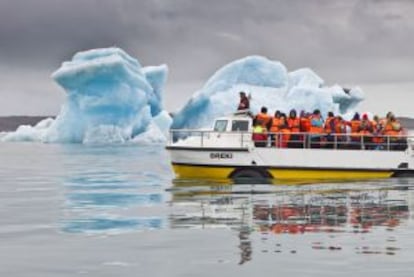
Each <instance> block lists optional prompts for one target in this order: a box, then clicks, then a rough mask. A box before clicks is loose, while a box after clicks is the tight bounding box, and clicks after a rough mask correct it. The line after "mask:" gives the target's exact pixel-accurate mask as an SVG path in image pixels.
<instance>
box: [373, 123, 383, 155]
mask: <svg viewBox="0 0 414 277" xmlns="http://www.w3.org/2000/svg"><path fill="white" fill-rule="evenodd" d="M383 122H384V121H382V120H381V119H380V118H379V116H378V115H375V116H374V118H373V120H372V121H371V124H372V135H373V136H372V143H373V148H374V149H376V150H381V149H383V147H384V146H383V144H384V137H383V135H384V123H383Z"/></svg>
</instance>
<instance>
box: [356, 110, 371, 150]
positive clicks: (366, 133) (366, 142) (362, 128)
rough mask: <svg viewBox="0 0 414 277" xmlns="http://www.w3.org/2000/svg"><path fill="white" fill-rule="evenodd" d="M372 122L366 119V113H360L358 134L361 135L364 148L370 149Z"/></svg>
mask: <svg viewBox="0 0 414 277" xmlns="http://www.w3.org/2000/svg"><path fill="white" fill-rule="evenodd" d="M372 133H373V129H372V124H371V121H370V120H369V119H368V115H367V114H363V115H362V120H361V124H360V125H359V135H360V136H361V137H362V138H361V142H362V143H363V148H364V149H372V148H373V147H372Z"/></svg>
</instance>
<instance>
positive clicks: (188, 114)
mask: <svg viewBox="0 0 414 277" xmlns="http://www.w3.org/2000/svg"><path fill="white" fill-rule="evenodd" d="M240 91H245V92H247V93H248V94H250V95H251V100H250V110H251V111H252V112H253V113H257V112H259V111H260V108H261V107H262V106H266V107H268V111H269V113H270V114H273V113H274V112H275V111H276V110H280V111H282V112H285V113H287V112H289V110H290V109H296V110H297V111H300V110H305V111H308V112H312V111H313V110H314V109H319V110H321V112H322V114H323V115H326V114H327V113H328V112H329V111H332V112H334V113H335V114H345V113H348V112H350V111H352V109H353V108H354V107H355V106H356V105H357V104H358V103H359V102H360V101H362V100H363V93H362V91H361V90H360V89H358V88H357V89H353V90H351V91H345V90H344V89H343V88H341V87H339V86H333V87H325V86H324V81H323V79H322V78H320V77H319V76H318V75H317V74H316V73H315V72H314V71H312V70H311V69H308V68H303V69H299V70H296V71H293V72H290V73H287V70H286V68H285V66H284V65H283V64H281V63H280V62H277V61H271V60H268V59H266V58H263V57H258V56H251V57H246V58H243V59H240V60H237V61H234V62H232V63H230V64H228V65H226V66H224V67H223V68H221V69H219V70H218V71H217V72H216V73H215V74H213V77H211V78H210V79H209V80H208V81H207V83H206V84H205V86H204V87H203V88H202V89H201V90H199V91H197V92H195V93H194V94H193V96H192V97H191V99H190V101H189V102H188V103H187V104H186V105H185V106H184V107H183V108H182V109H181V110H180V111H179V112H178V113H176V114H175V115H174V122H173V125H172V126H173V128H174V129H180V128H205V127H210V126H211V124H212V123H213V120H214V118H216V117H218V116H224V115H228V114H231V113H233V112H234V111H235V110H236V108H237V105H238V102H239V92H240Z"/></svg>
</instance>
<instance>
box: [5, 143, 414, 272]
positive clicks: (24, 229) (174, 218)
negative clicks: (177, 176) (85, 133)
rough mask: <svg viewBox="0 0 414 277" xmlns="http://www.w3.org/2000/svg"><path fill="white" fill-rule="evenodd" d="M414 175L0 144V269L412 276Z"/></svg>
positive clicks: (125, 149)
mask: <svg viewBox="0 0 414 277" xmlns="http://www.w3.org/2000/svg"><path fill="white" fill-rule="evenodd" d="M413 218H414V179H389V180H378V181H361V182H351V183H326V184H307V185H288V184H280V185H266V184H244V185H229V184H225V183H216V182H207V181H178V180H174V175H173V173H172V171H171V168H170V164H169V156H168V153H167V152H166V151H165V150H164V148H163V147H162V146H137V145H129V146H83V145H54V144H50V145H48V144H34V143H1V144H0V276H5V277H6V276H30V277H36V276H39V277H48V276H100V277H104V276H151V277H152V276H238V277H240V276H258V275H259V274H263V275H273V276H276V275H278V276H279V275H285V276H350V275H351V276H376V277H379V276H407V277H408V276H410V277H411V276H413V274H414V221H413Z"/></svg>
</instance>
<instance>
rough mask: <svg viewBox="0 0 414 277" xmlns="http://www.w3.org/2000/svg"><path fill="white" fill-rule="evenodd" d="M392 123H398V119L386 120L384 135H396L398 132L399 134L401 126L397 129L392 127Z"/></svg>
mask: <svg viewBox="0 0 414 277" xmlns="http://www.w3.org/2000/svg"><path fill="white" fill-rule="evenodd" d="M393 123H394V124H400V123H399V122H398V121H395V122H390V121H388V122H387V124H385V127H384V134H385V135H386V136H398V135H399V134H401V127H400V128H399V129H398V130H397V129H395V128H394V126H393Z"/></svg>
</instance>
